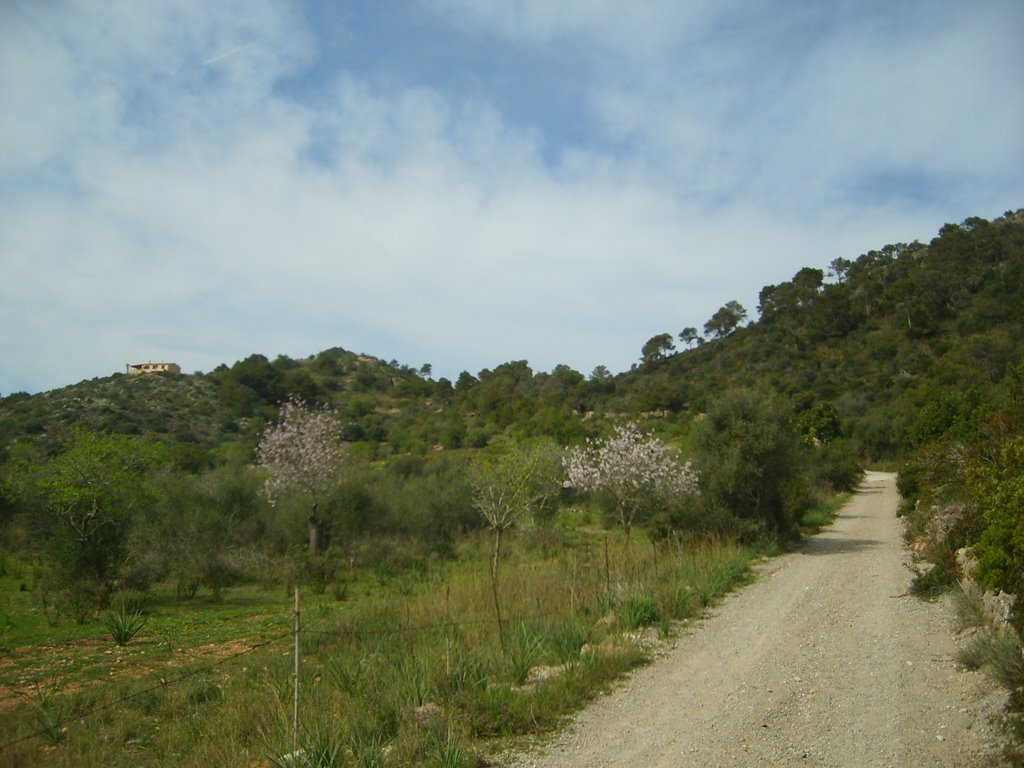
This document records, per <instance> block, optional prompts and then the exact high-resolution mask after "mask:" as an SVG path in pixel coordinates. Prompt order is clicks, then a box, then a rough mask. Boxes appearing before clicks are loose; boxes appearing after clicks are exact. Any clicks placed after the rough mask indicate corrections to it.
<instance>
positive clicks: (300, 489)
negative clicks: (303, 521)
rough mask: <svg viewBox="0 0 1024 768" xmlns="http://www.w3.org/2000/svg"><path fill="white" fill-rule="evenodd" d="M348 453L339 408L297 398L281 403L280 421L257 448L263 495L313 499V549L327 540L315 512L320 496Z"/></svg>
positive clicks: (335, 477)
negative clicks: (309, 403)
mask: <svg viewBox="0 0 1024 768" xmlns="http://www.w3.org/2000/svg"><path fill="white" fill-rule="evenodd" d="M344 453H345V447H344V445H343V443H342V442H341V421H340V419H339V418H338V414H337V412H336V411H335V410H333V409H331V408H327V407H319V408H314V407H310V406H307V405H306V404H305V403H304V402H303V401H301V400H295V399H290V400H288V401H287V402H286V403H285V404H284V405H282V406H281V412H280V414H279V417H278V421H277V423H275V424H270V425H269V426H268V427H267V428H266V429H265V430H264V431H263V437H262V438H261V439H260V444H259V446H258V447H257V449H256V456H257V466H259V468H260V469H262V470H264V471H265V472H266V473H267V479H266V482H265V483H264V485H263V495H264V496H265V497H266V499H267V500H268V501H269V502H270V503H271V504H275V503H276V502H277V501H278V500H279V499H280V498H281V497H283V496H285V495H287V494H290V493H302V494H306V495H308V496H309V497H310V498H311V500H312V510H311V513H310V516H309V519H308V521H307V522H308V525H309V550H310V553H311V554H316V553H317V552H319V550H320V548H321V546H322V544H323V533H324V523H323V520H321V519H320V518H319V517H318V516H317V509H318V506H319V503H320V498H321V496H322V495H323V493H324V491H326V490H327V489H328V488H330V487H331V486H332V485H334V484H335V483H337V482H338V479H339V474H340V471H341V461H342V458H343V457H344Z"/></svg>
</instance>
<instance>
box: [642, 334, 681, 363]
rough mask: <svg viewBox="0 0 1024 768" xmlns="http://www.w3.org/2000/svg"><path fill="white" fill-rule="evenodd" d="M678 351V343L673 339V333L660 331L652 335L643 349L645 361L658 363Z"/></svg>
mask: <svg viewBox="0 0 1024 768" xmlns="http://www.w3.org/2000/svg"><path fill="white" fill-rule="evenodd" d="M675 351H676V345H675V343H673V341H672V334H671V333H659V334H658V335H657V336H652V337H651V338H650V339H648V340H647V343H646V344H644V346H643V349H642V350H641V354H642V358H641V359H642V360H643V361H644V362H645V363H657V362H659V361H661V360H664V359H665V358H666V357H668V356H669V355H671V354H672V353H673V352H675Z"/></svg>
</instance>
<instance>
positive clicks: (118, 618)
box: [107, 604, 146, 645]
mask: <svg viewBox="0 0 1024 768" xmlns="http://www.w3.org/2000/svg"><path fill="white" fill-rule="evenodd" d="M145 626H146V617H145V616H143V615H142V612H141V611H130V610H129V609H128V607H127V605H125V604H122V605H121V606H120V607H119V608H115V609H114V610H112V611H111V612H110V613H109V614H108V615H107V629H109V630H110V634H111V635H112V636H113V638H114V642H115V643H117V644H118V645H127V644H128V643H130V642H131V641H132V640H133V639H134V638H135V636H136V635H138V634H139V632H141V631H142V629H143V627H145Z"/></svg>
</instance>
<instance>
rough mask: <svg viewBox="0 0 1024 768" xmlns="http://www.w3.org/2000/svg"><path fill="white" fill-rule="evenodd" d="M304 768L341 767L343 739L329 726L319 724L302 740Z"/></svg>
mask: <svg viewBox="0 0 1024 768" xmlns="http://www.w3.org/2000/svg"><path fill="white" fill-rule="evenodd" d="M301 765H302V766H303V768H335V766H340V765H341V739H340V738H339V737H338V734H337V731H336V730H335V729H334V728H332V727H331V726H330V725H329V724H327V723H323V722H318V723H317V724H316V725H315V726H313V729H312V730H311V731H310V732H309V733H307V734H306V737H305V738H304V739H303V740H302V763H301Z"/></svg>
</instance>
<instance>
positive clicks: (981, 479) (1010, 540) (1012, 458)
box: [966, 436, 1024, 622]
mask: <svg viewBox="0 0 1024 768" xmlns="http://www.w3.org/2000/svg"><path fill="white" fill-rule="evenodd" d="M966 476H967V488H968V492H969V493H970V495H971V497H972V498H973V500H974V501H975V502H976V503H977V504H978V506H979V508H980V509H981V513H982V520H983V523H984V529H983V530H982V532H981V536H980V539H979V541H978V543H977V544H976V545H975V546H974V554H975V555H976V556H977V558H978V571H977V578H978V580H979V581H980V582H981V583H982V584H983V585H984V586H986V587H988V588H989V589H993V590H1000V589H1001V590H1005V591H1006V592H1009V593H1011V594H1014V595H1017V600H1018V605H1020V604H1021V601H1022V600H1024V437H1020V436H1017V437H1014V438H1010V439H1007V440H1005V441H1003V442H1002V443H1001V444H999V445H998V446H997V448H996V450H995V451H993V452H992V455H991V456H977V457H975V458H974V459H973V460H972V461H970V462H969V463H968V467H967V472H966ZM1016 613H1017V616H1018V622H1019V621H1020V616H1021V614H1024V610H1021V609H1018V610H1017V612H1016Z"/></svg>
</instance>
